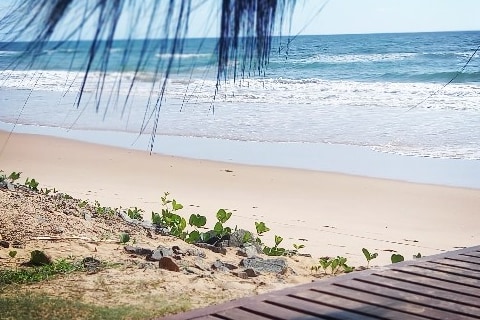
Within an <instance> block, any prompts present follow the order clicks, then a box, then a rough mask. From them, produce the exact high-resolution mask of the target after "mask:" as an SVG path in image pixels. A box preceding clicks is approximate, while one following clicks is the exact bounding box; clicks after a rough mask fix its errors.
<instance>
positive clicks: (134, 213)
mask: <svg viewBox="0 0 480 320" xmlns="http://www.w3.org/2000/svg"><path fill="white" fill-rule="evenodd" d="M143 212H144V211H143V210H142V209H139V208H137V207H131V208H128V209H127V215H128V216H129V217H130V219H134V220H139V221H143V214H142V213H143Z"/></svg>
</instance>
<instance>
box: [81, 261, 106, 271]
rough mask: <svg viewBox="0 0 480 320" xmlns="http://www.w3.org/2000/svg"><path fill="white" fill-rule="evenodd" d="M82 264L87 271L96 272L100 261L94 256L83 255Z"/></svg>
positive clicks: (100, 263)
mask: <svg viewBox="0 0 480 320" xmlns="http://www.w3.org/2000/svg"><path fill="white" fill-rule="evenodd" d="M82 265H83V267H84V268H85V270H87V273H96V272H98V271H99V270H100V267H101V265H102V262H101V261H100V260H98V259H95V258H94V257H85V258H83V260H82Z"/></svg>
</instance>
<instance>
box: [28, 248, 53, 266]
mask: <svg viewBox="0 0 480 320" xmlns="http://www.w3.org/2000/svg"><path fill="white" fill-rule="evenodd" d="M28 263H29V264H30V265H32V266H44V265H48V264H52V258H50V257H49V256H48V255H47V254H46V253H45V252H43V251H40V250H33V251H32V252H30V261H29V262H28Z"/></svg>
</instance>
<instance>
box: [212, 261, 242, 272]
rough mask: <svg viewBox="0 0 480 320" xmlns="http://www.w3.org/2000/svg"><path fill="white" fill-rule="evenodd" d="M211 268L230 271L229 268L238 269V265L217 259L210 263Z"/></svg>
mask: <svg viewBox="0 0 480 320" xmlns="http://www.w3.org/2000/svg"><path fill="white" fill-rule="evenodd" d="M212 269H213V270H220V271H230V270H234V269H238V267H237V266H236V265H233V264H231V263H228V262H223V261H220V260H217V261H215V262H214V263H213V264H212Z"/></svg>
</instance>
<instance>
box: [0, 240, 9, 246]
mask: <svg viewBox="0 0 480 320" xmlns="http://www.w3.org/2000/svg"><path fill="white" fill-rule="evenodd" d="M0 247H4V248H10V243H9V242H7V241H5V240H0Z"/></svg>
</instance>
